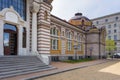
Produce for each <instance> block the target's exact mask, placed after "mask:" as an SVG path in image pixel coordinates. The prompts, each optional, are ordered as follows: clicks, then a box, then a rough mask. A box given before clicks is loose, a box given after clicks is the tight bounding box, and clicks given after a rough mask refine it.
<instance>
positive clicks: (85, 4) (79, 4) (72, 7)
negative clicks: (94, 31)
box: [51, 0, 120, 20]
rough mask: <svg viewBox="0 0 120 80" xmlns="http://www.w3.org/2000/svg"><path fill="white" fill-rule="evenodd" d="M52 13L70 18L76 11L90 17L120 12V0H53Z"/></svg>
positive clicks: (62, 17) (66, 18) (63, 17)
mask: <svg viewBox="0 0 120 80" xmlns="http://www.w3.org/2000/svg"><path fill="white" fill-rule="evenodd" d="M52 5H53V10H52V12H51V13H52V14H53V15H55V16H57V17H59V18H61V19H65V20H69V19H70V18H71V17H73V16H74V14H75V13H76V12H81V13H83V15H84V16H87V17H88V18H90V19H93V18H97V17H101V16H105V15H108V14H112V13H116V12H120V0H53V3H52Z"/></svg>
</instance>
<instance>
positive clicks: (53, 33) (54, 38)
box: [50, 27, 59, 50]
mask: <svg viewBox="0 0 120 80" xmlns="http://www.w3.org/2000/svg"><path fill="white" fill-rule="evenodd" d="M50 34H51V36H52V39H51V49H52V50H58V42H59V40H58V30H57V29H56V28H55V27H54V28H51V29H50Z"/></svg>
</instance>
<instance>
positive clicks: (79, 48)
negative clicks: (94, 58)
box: [77, 35, 81, 51]
mask: <svg viewBox="0 0 120 80" xmlns="http://www.w3.org/2000/svg"><path fill="white" fill-rule="evenodd" d="M77 41H78V51H81V44H80V42H81V38H80V35H78V40H77Z"/></svg>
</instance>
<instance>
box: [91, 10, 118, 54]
mask: <svg viewBox="0 0 120 80" xmlns="http://www.w3.org/2000/svg"><path fill="white" fill-rule="evenodd" d="M92 22H93V25H95V26H97V27H98V28H100V27H103V26H104V27H106V31H107V36H106V39H111V40H114V41H115V42H116V47H117V50H116V51H117V52H120V12H118V13H114V14H110V15H106V16H102V17H98V18H95V19H92Z"/></svg>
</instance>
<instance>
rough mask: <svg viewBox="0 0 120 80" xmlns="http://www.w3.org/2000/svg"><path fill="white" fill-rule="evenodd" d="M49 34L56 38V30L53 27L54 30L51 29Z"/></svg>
mask: <svg viewBox="0 0 120 80" xmlns="http://www.w3.org/2000/svg"><path fill="white" fill-rule="evenodd" d="M50 34H51V35H52V36H58V30H57V29H56V28H55V27H54V28H51V30H50Z"/></svg>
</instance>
